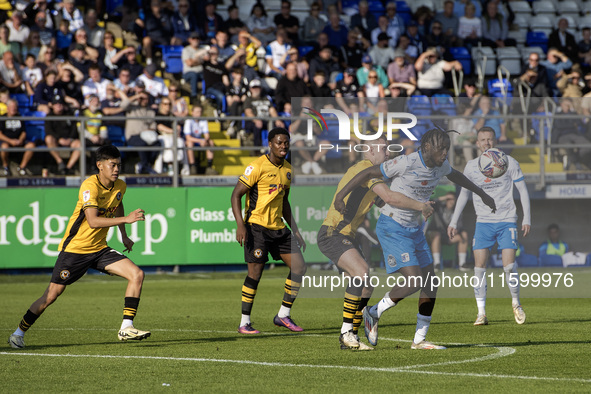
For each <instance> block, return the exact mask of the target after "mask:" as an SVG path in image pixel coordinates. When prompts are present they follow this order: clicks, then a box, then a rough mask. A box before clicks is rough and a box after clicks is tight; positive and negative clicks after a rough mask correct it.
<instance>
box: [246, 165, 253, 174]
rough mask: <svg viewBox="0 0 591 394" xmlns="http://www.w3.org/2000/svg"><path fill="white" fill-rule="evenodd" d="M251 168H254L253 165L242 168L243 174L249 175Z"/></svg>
mask: <svg viewBox="0 0 591 394" xmlns="http://www.w3.org/2000/svg"><path fill="white" fill-rule="evenodd" d="M252 170H254V167H253V166H248V167H246V170H244V175H246V176H249V175H250V174H252Z"/></svg>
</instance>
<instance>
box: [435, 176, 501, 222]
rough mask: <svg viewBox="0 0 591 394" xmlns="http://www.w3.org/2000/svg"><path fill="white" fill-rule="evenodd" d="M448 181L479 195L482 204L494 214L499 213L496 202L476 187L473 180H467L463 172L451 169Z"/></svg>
mask: <svg viewBox="0 0 591 394" xmlns="http://www.w3.org/2000/svg"><path fill="white" fill-rule="evenodd" d="M447 179H449V180H450V181H452V182H453V183H455V184H456V185H459V186H462V187H463V188H466V189H468V190H470V191H471V192H472V193H475V194H477V195H478V196H479V197H480V198H482V202H483V203H485V204H486V205H488V206H489V207H490V209H492V211H493V213H494V212H496V211H497V205H496V204H495V200H494V199H493V198H492V197H491V196H489V195H488V194H486V193H485V192H484V190H482V189H481V188H479V187H478V186H476V185H475V184H474V183H473V182H472V181H471V180H469V179H468V178H466V176H465V175H464V174H462V173H461V172H459V171H457V170H455V169H453V168H452V169H451V172H450V173H449V174H448V175H447Z"/></svg>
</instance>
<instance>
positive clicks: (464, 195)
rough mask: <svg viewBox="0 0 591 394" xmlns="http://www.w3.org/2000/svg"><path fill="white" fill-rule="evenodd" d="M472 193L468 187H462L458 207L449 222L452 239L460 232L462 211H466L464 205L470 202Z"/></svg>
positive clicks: (449, 235) (449, 232) (448, 227)
mask: <svg viewBox="0 0 591 394" xmlns="http://www.w3.org/2000/svg"><path fill="white" fill-rule="evenodd" d="M470 193H471V192H470V191H468V189H464V188H462V190H461V191H460V195H459V197H458V201H456V208H455V209H454V213H453V215H452V217H451V220H450V222H449V226H447V236H448V237H449V239H450V240H452V239H453V238H454V237H455V236H456V234H457V233H458V230H457V227H458V220H460V215H461V214H462V212H463V211H464V207H465V206H466V204H467V203H468V198H469V197H470Z"/></svg>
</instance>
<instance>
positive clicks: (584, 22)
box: [578, 1, 591, 30]
mask: <svg viewBox="0 0 591 394" xmlns="http://www.w3.org/2000/svg"><path fill="white" fill-rule="evenodd" d="M585 4H588V5H589V13H588V14H587V15H585V16H582V17H580V18H579V22H578V27H579V29H581V30H583V28H584V27H589V28H591V1H589V2H587V3H585Z"/></svg>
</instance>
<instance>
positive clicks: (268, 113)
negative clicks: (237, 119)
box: [244, 79, 285, 153]
mask: <svg viewBox="0 0 591 394" xmlns="http://www.w3.org/2000/svg"><path fill="white" fill-rule="evenodd" d="M249 88H250V96H249V97H247V98H246V100H245V101H244V114H245V115H246V116H247V117H248V118H256V119H253V120H249V121H247V122H246V127H245V131H246V133H247V134H249V135H251V136H252V139H253V143H254V146H261V145H262V144H263V139H262V132H263V130H268V123H269V122H268V120H266V119H264V118H268V117H277V116H278V114H277V110H276V109H275V107H273V104H272V103H271V101H270V100H269V99H268V98H267V97H265V96H263V95H261V81H259V80H258V79H253V80H252V81H250V84H249ZM275 127H285V124H284V123H283V121H281V120H276V121H275ZM253 153H255V152H253Z"/></svg>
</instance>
